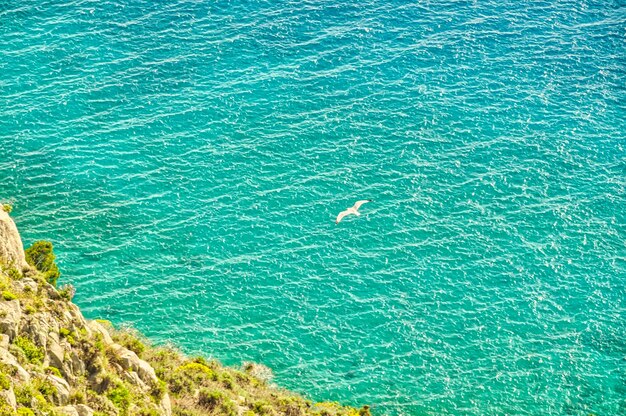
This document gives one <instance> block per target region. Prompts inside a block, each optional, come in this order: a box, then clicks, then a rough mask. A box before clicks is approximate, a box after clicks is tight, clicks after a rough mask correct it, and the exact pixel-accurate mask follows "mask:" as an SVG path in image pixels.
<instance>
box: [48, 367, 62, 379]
mask: <svg viewBox="0 0 626 416" xmlns="http://www.w3.org/2000/svg"><path fill="white" fill-rule="evenodd" d="M45 371H46V373H48V374H52V375H53V376H57V377H60V378H63V375H62V374H61V371H59V369H58V368H56V367H46V370H45Z"/></svg>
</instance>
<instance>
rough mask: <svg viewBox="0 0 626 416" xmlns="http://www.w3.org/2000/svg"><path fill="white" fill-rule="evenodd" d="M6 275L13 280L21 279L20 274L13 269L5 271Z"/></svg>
mask: <svg viewBox="0 0 626 416" xmlns="http://www.w3.org/2000/svg"><path fill="white" fill-rule="evenodd" d="M7 274H8V275H9V277H10V278H11V279H13V280H20V279H21V278H22V277H23V276H22V273H21V272H20V271H19V270H17V269H16V268H15V267H11V268H10V269H9V270H7ZM27 287H28V286H27Z"/></svg>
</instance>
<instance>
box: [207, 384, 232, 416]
mask: <svg viewBox="0 0 626 416" xmlns="http://www.w3.org/2000/svg"><path fill="white" fill-rule="evenodd" d="M198 404H199V405H200V406H202V407H204V408H205V409H207V410H208V411H214V410H218V411H219V413H220V414H223V415H227V416H234V415H235V414H236V411H235V404H234V403H233V402H232V400H230V399H229V398H228V397H226V396H225V395H224V393H222V392H221V391H218V390H209V389H200V391H199V392H198Z"/></svg>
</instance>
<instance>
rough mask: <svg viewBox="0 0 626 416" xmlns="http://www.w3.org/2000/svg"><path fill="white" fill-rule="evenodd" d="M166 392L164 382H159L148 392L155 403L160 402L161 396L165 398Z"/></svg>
mask: <svg viewBox="0 0 626 416" xmlns="http://www.w3.org/2000/svg"><path fill="white" fill-rule="evenodd" d="M166 391H167V384H165V382H164V381H161V380H159V381H158V382H157V384H156V386H153V387H152V390H150V395H151V396H152V397H154V400H155V401H156V402H160V401H161V399H162V398H163V396H165V392H166Z"/></svg>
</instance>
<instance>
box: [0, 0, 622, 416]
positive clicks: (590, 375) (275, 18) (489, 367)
mask: <svg viewBox="0 0 626 416" xmlns="http://www.w3.org/2000/svg"><path fill="white" fill-rule="evenodd" d="M625 45H626V3H624V1H622V0H597V1H596V0H592V1H586V0H580V1H571V0H555V1H531V0H529V1H517V0H515V1H513V0H498V1H496V0H480V1H478V0H477V1H446V0H441V1H435V0H414V1H395V0H394V1H373V0H364V1H345V0H333V1H326V0H305V1H220V0H194V1H191V0H189V1H184V0H158V1H154V0H153V1H148V0H105V1H103V0H75V1H67V0H58V1H41V0H37V1H34V0H20V1H9V0H0V199H1V200H2V201H13V202H14V205H15V210H14V213H13V216H14V218H15V220H16V222H17V224H18V226H19V228H20V229H21V231H22V234H23V238H24V240H25V243H26V244H30V243H31V242H33V241H35V240H37V239H49V240H52V241H53V242H54V244H55V250H56V253H57V255H58V260H59V263H60V266H61V268H62V271H63V276H62V279H61V283H72V284H74V285H75V286H76V287H77V289H78V293H77V296H76V298H75V301H76V303H77V304H78V305H79V306H80V307H81V308H82V309H83V311H84V312H85V313H86V315H87V316H88V317H91V318H96V317H100V318H106V319H110V320H112V321H113V322H114V323H116V324H120V323H130V324H132V325H134V326H135V327H136V328H138V329H139V330H141V331H143V332H144V333H145V334H147V335H148V336H149V337H150V338H151V339H153V340H156V341H157V342H168V341H171V342H173V343H175V344H177V345H179V346H180V347H181V348H183V349H184V350H185V351H186V352H188V353H199V354H205V355H209V356H212V357H215V358H218V359H220V360H222V361H223V362H225V363H226V364H231V365H238V364H240V363H241V362H242V361H258V362H261V363H263V364H266V365H268V366H270V367H271V368H273V369H274V371H275V374H276V381H277V383H279V384H280V385H282V386H285V387H288V388H290V389H293V390H296V391H298V392H302V393H304V394H306V395H307V396H308V397H310V398H312V399H315V400H339V401H342V402H344V403H349V404H355V405H356V404H363V403H369V404H371V405H372V406H373V409H374V411H375V413H376V414H378V415H383V414H387V415H421V414H456V415H459V414H477V415H478V414H481V415H482V414H484V415H501V414H516V415H520V414H533V415H539V414H541V415H583V414H584V415H586V414H588V413H593V414H597V415H617V414H626V399H625V398H626V305H625V302H626V291H625V290H626V289H625V287H626V245H625V240H626V225H625V224H626V151H625V146H626V140H625V139H626V136H625V133H624V132H625V131H626V46H625ZM370 198H371V199H373V200H374V201H373V202H372V203H370V204H366V205H364V206H363V208H362V215H361V216H360V217H358V218H357V217H354V216H352V217H348V218H346V219H345V220H344V221H343V222H341V223H340V224H339V225H335V223H334V219H335V217H336V215H337V213H338V212H339V211H341V210H343V209H345V208H347V207H348V206H351V205H352V204H353V203H354V201H356V200H357V199H370Z"/></svg>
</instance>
